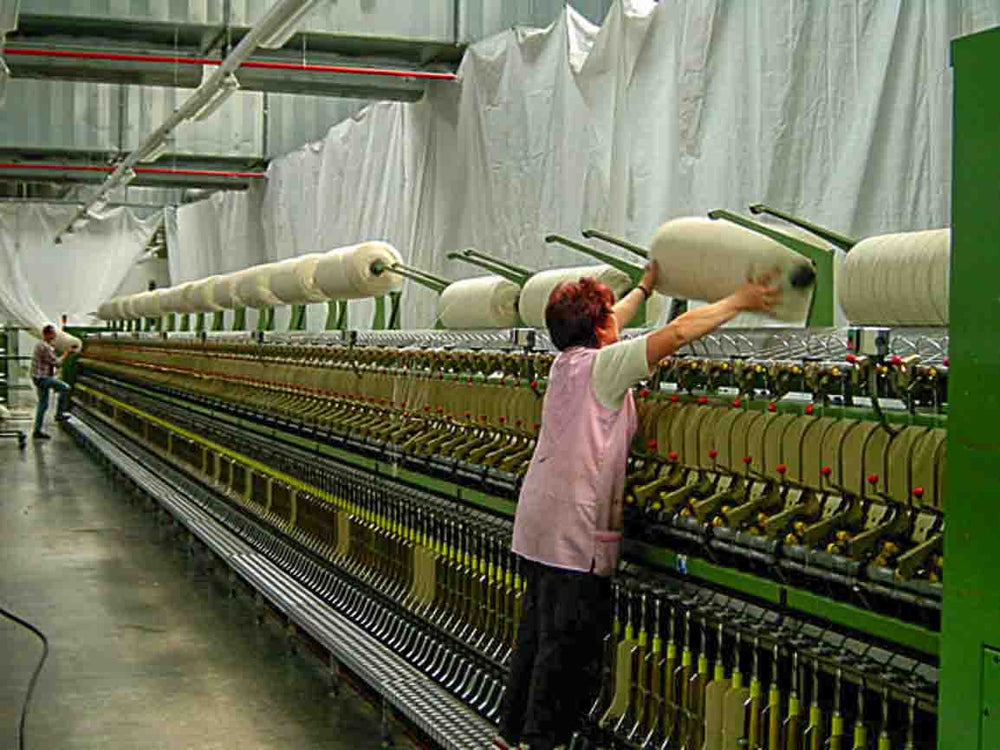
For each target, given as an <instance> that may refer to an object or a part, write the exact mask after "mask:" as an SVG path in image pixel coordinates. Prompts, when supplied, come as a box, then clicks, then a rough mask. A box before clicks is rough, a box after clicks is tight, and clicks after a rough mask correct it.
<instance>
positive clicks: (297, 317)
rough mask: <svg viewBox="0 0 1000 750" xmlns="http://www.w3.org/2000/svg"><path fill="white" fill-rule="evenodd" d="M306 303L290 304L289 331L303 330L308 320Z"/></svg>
mask: <svg viewBox="0 0 1000 750" xmlns="http://www.w3.org/2000/svg"><path fill="white" fill-rule="evenodd" d="M306 310H308V307H307V306H306V305H292V317H291V319H290V320H289V321H288V330H289V331H304V330H306V328H307V323H308V322H309V319H308V313H307V312H306Z"/></svg>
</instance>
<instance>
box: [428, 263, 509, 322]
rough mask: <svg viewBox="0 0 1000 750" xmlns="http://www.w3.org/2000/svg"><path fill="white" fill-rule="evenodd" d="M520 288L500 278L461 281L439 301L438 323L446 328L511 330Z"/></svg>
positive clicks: (452, 285) (446, 290)
mask: <svg viewBox="0 0 1000 750" xmlns="http://www.w3.org/2000/svg"><path fill="white" fill-rule="evenodd" d="M520 294H521V287H519V286H518V285H517V284H515V283H514V282H513V281H510V280H508V279H505V278H503V277H502V276H477V277H475V278H472V279H462V280H461V281H456V282H455V283H454V284H449V285H448V287H447V288H446V289H445V290H444V291H443V292H442V293H441V297H440V298H439V299H438V319H439V320H440V321H441V324H442V325H443V326H444V327H445V328H452V329H455V330H475V329H480V328H512V327H514V326H515V325H516V324H517V300H518V297H519V296H520Z"/></svg>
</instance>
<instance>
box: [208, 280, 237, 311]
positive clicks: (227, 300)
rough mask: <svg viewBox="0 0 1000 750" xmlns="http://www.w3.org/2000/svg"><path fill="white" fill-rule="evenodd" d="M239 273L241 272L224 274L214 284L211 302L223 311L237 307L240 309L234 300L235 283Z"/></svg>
mask: <svg viewBox="0 0 1000 750" xmlns="http://www.w3.org/2000/svg"><path fill="white" fill-rule="evenodd" d="M240 273H242V272H240V271H238V272H236V273H230V274H226V275H225V276H223V277H222V278H221V279H219V280H218V281H217V282H215V288H214V289H213V290H212V297H213V300H212V301H213V302H214V303H215V304H217V305H218V306H219V307H221V308H222V309H223V310H235V309H236V308H237V307H242V305H240V301H239V300H238V299H237V298H236V282H237V281H238V279H239V274H240Z"/></svg>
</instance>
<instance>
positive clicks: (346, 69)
mask: <svg viewBox="0 0 1000 750" xmlns="http://www.w3.org/2000/svg"><path fill="white" fill-rule="evenodd" d="M4 54H6V55H24V56H28V57H63V58H71V59H76V60H111V61H115V62H145V63H168V64H173V65H221V64H222V60H219V59H216V58H209V57H170V56H169V55H136V54H124V53H121V52H87V51H84V50H56V49H29V48H24V47H7V48H6V49H5V50H4ZM240 67H241V68H263V69H267V70H304V71H307V72H310V73H349V74H355V75H366V76H392V77H395V78H419V79H423V80H434V81H454V80H455V79H456V78H457V77H458V76H456V75H455V74H454V73H433V72H428V71H424V70H394V69H391V68H359V67H356V66H349V65H308V64H306V63H291V62H273V61H267V60H247V61H246V62H243V63H241V64H240Z"/></svg>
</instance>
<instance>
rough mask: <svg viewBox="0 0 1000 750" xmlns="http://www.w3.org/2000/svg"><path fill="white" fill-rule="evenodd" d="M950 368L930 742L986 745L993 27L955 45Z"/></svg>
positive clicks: (992, 639)
mask: <svg viewBox="0 0 1000 750" xmlns="http://www.w3.org/2000/svg"><path fill="white" fill-rule="evenodd" d="M952 65H953V66H954V69H955V101H954V140H953V146H952V154H953V165H954V166H953V178H952V201H951V204H952V209H951V210H952V222H951V223H952V257H951V311H950V312H951V324H950V336H951V340H950V347H949V348H950V356H951V363H952V364H951V371H950V378H949V383H948V401H949V403H948V491H947V493H946V496H945V497H946V503H947V510H946V514H947V516H946V518H947V523H946V524H945V532H944V533H945V540H944V553H945V558H946V559H947V565H948V570H947V573H946V574H945V582H944V602H943V612H942V623H941V635H942V638H941V682H940V689H939V696H940V698H939V699H940V707H939V711H938V719H939V720H938V748H939V750H976V749H977V748H978V749H979V750H995V749H996V748H997V744H996V738H997V737H998V731H997V726H996V725H997V723H998V722H1000V697H998V696H1000V690H997V685H994V684H993V680H998V679H1000V674H998V671H997V670H996V669H991V668H987V662H989V660H990V659H991V658H992V656H994V655H995V652H990V651H988V650H987V648H988V647H989V646H993V647H994V648H996V647H1000V575H998V573H1000V563H998V560H997V553H996V550H997V544H998V543H1000V512H998V509H997V495H998V490H997V485H998V481H997V466H998V465H1000V439H998V437H997V435H998V434H1000V432H998V430H1000V389H998V388H997V387H996V379H997V374H998V373H1000V328H998V327H997V321H998V320H1000V295H998V292H997V279H1000V252H998V250H1000V248H998V244H1000V77H998V76H997V71H1000V29H992V30H990V31H985V32H982V33H980V34H975V35H973V36H969V37H965V38H963V39H958V40H956V41H955V42H954V43H953V44H952Z"/></svg>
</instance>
